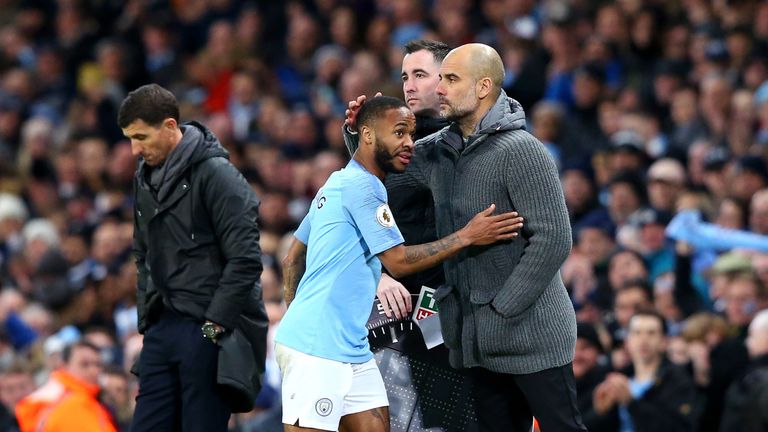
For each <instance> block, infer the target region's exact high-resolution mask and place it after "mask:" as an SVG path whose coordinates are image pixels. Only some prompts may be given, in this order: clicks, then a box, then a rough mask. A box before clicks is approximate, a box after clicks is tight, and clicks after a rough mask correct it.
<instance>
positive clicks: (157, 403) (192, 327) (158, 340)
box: [131, 310, 230, 432]
mask: <svg viewBox="0 0 768 432" xmlns="http://www.w3.org/2000/svg"><path fill="white" fill-rule="evenodd" d="M217 358H218V346H217V345H216V344H214V343H213V342H211V341H209V340H208V339H205V338H203V334H202V332H201V331H200V323H197V322H196V321H194V320H193V319H192V318H188V317H183V316H181V315H179V314H176V313H173V312H171V311H168V310H166V311H164V312H163V315H162V317H161V318H160V320H159V321H158V322H157V323H155V324H153V325H152V326H151V327H150V328H149V329H147V331H146V332H145V334H144V347H143V349H142V351H141V357H140V359H139V367H138V371H139V394H138V396H136V411H135V413H134V417H133V425H132V428H131V430H132V431H133V432H144V431H184V432H192V431H200V432H203V431H204V432H218V431H222V432H224V431H226V430H227V422H228V421H229V415H230V409H229V407H228V406H227V404H226V403H225V402H224V401H223V400H222V399H221V397H220V396H219V394H218V393H217V392H216V362H217Z"/></svg>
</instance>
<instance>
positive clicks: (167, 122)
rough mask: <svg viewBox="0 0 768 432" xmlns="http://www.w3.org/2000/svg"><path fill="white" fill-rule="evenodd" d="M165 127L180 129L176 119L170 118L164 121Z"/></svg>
mask: <svg viewBox="0 0 768 432" xmlns="http://www.w3.org/2000/svg"><path fill="white" fill-rule="evenodd" d="M163 127H164V128H168V129H176V128H177V127H179V123H178V122H177V121H176V119H173V118H170V117H169V118H167V119H165V120H163Z"/></svg>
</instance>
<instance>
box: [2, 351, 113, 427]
mask: <svg viewBox="0 0 768 432" xmlns="http://www.w3.org/2000/svg"><path fill="white" fill-rule="evenodd" d="M63 354H64V355H63V357H64V367H63V368H61V369H58V370H56V371H54V372H52V373H51V377H50V378H49V380H48V381H47V382H46V383H45V384H44V385H43V386H42V387H40V388H39V389H37V390H35V391H34V392H33V393H32V394H30V395H29V396H27V397H25V398H24V399H22V400H21V401H20V402H19V404H18V405H17V406H16V419H17V420H18V422H19V428H20V429H21V432H54V431H56V432H116V431H117V429H116V428H115V426H114V422H113V420H112V416H111V415H110V413H109V411H107V409H106V408H105V407H104V405H102V404H101V403H100V402H99V392H100V390H101V389H100V387H99V375H100V374H101V371H102V367H103V365H102V361H101V357H100V355H99V350H98V348H97V347H95V346H94V345H91V344H90V343H88V342H76V343H74V344H72V345H70V346H68V347H67V348H65V349H64V353H63Z"/></svg>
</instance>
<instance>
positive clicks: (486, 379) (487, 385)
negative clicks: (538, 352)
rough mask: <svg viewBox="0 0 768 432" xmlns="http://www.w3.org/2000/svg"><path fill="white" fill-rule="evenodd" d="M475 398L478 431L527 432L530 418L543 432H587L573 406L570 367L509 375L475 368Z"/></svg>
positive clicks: (529, 428) (573, 384) (574, 403)
mask: <svg viewBox="0 0 768 432" xmlns="http://www.w3.org/2000/svg"><path fill="white" fill-rule="evenodd" d="M470 373H471V376H472V378H473V379H474V387H473V388H474V396H475V404H476V409H477V418H478V420H479V422H480V430H482V431H484V432H485V431H487V432H496V431H499V432H501V431H504V432H529V431H530V430H531V426H532V425H533V418H532V417H536V420H538V422H539V427H540V428H541V431H542V432H559V431H586V430H587V428H586V427H584V424H583V423H582V421H581V414H580V413H579V408H578V406H577V405H576V382H575V380H574V378H573V370H572V369H571V364H570V363H569V364H567V365H565V366H561V367H556V368H552V369H546V370H543V371H540V372H536V373H532V374H525V375H511V374H502V373H496V372H491V371H489V370H487V369H482V368H474V369H471V371H470Z"/></svg>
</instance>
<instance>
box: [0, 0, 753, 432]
mask: <svg viewBox="0 0 768 432" xmlns="http://www.w3.org/2000/svg"><path fill="white" fill-rule="evenodd" d="M421 38H426V39H435V40H440V41H443V42H445V43H447V44H449V45H450V46H452V47H455V46H458V45H461V44H464V43H468V42H472V41H477V42H483V43H486V44H489V45H491V46H493V47H495V48H496V49H497V50H498V51H499V53H500V54H501V56H502V58H503V60H504V64H505V69H506V77H505V81H504V88H505V90H506V91H507V94H508V95H510V96H511V97H513V98H515V99H517V100H518V101H520V102H521V104H522V105H523V107H524V108H525V109H526V112H527V120H528V125H529V127H528V129H529V130H530V131H531V132H532V133H533V134H534V135H535V136H536V137H538V138H539V139H540V140H541V141H542V142H543V143H544V144H545V145H546V146H547V147H548V149H549V150H550V151H551V153H552V156H553V157H554V158H555V160H556V162H557V163H558V166H559V168H560V172H561V179H562V184H563V189H564V192H565V199H566V203H567V206H568V209H569V211H570V214H571V222H572V225H573V232H574V248H573V252H572V254H571V256H570V258H569V259H568V261H567V262H566V264H565V266H564V267H563V270H562V275H563V278H564V280H565V282H566V285H567V287H568V289H569V292H570V294H571V297H572V299H573V303H574V307H575V308H576V311H577V316H578V319H579V321H580V324H579V340H578V342H577V349H576V357H575V360H574V371H575V373H576V377H577V381H578V384H579V397H580V404H581V408H582V411H583V412H584V414H585V419H586V420H587V421H588V425H589V426H591V427H592V429H591V430H597V431H600V430H619V429H618V428H619V427H622V426H625V425H627V424H635V426H636V427H637V429H635V430H649V429H645V428H646V427H651V428H652V427H655V428H656V429H658V430H665V431H673V430H701V431H714V430H719V427H720V424H721V423H723V424H724V428H725V429H722V430H737V429H730V427H732V426H730V425H741V424H747V423H745V422H748V421H753V422H756V423H755V424H765V423H759V422H761V421H763V422H764V421H765V420H764V418H765V416H767V415H768V409H766V408H767V406H766V404H767V403H768V402H766V401H768V396H766V395H765V394H764V393H766V391H764V390H762V389H765V388H766V386H768V369H766V368H767V367H768V366H766V364H767V363H768V362H767V361H766V355H768V317H766V316H764V314H763V315H758V314H759V313H760V311H761V310H764V309H765V308H767V307H768V285H767V284H768V247H765V246H763V245H764V244H765V242H766V241H768V240H767V239H768V237H764V236H768V164H767V163H766V161H767V160H766V156H767V155H768V3H766V2H761V1H755V0H674V1H668V0H620V1H587V0H542V1H535V0H314V1H313V0H303V1H302V0H286V1H270V0H262V1H238V0H175V1H171V2H165V1H156V0H127V1H125V2H123V1H114V0H0V281H1V282H2V291H0V324H1V325H0V430H3V431H5V430H13V429H11V426H8V425H10V424H12V422H13V420H14V419H13V417H14V412H16V409H17V407H18V406H19V405H20V404H23V400H24V398H25V397H27V396H28V395H29V394H30V393H32V392H33V391H34V390H35V389H37V388H40V387H41V386H43V385H45V383H46V382H48V381H49V380H52V379H55V378H56V375H55V374H54V375H51V372H53V371H56V370H65V371H66V370H68V369H67V368H68V367H69V366H68V365H69V361H70V358H69V356H68V350H67V347H70V349H71V346H72V345H73V344H75V343H81V344H82V343H85V345H84V346H85V347H86V348H88V347H95V348H96V349H97V350H98V352H99V353H100V356H99V358H100V361H101V364H100V365H99V367H100V368H102V371H101V374H100V377H99V380H98V383H99V384H100V385H101V389H102V392H101V394H100V396H99V398H100V400H101V402H102V403H103V404H104V406H106V407H108V409H109V412H110V413H111V416H112V417H113V418H114V420H115V423H116V425H117V428H118V430H127V429H126V428H127V426H128V425H129V423H130V418H131V413H132V403H133V397H134V395H135V393H136V379H135V377H133V376H132V375H130V374H129V373H128V370H129V369H130V366H131V364H132V362H133V361H134V360H135V358H136V355H137V353H138V352H139V350H140V348H141V335H139V334H138V333H137V332H136V311H135V285H136V270H135V266H134V263H133V260H132V257H131V239H132V231H133V222H132V220H133V214H132V209H133V207H132V205H133V203H132V199H131V189H132V176H133V172H134V168H135V160H134V158H133V156H132V155H131V148H130V144H129V142H128V141H127V140H125V139H124V137H123V136H122V134H121V131H120V129H119V128H118V127H117V125H116V113H117V108H118V107H119V104H120V102H121V101H122V99H123V98H124V97H125V95H126V94H127V92H129V91H130V90H132V89H134V88H136V87H138V86H139V85H142V84H145V83H149V82H156V83H158V84H160V85H162V86H164V87H166V88H168V89H170V90H171V91H173V92H174V94H176V96H177V98H178V99H179V102H180V104H181V107H182V119H183V120H198V121H201V122H202V123H204V124H206V125H207V126H209V127H210V128H211V129H212V130H213V132H214V133H215V134H216V135H217V136H218V137H219V138H220V140H221V142H222V143H223V145H224V146H225V147H226V148H227V150H228V151H229V152H230V157H231V160H232V161H233V163H234V164H235V165H236V166H237V167H238V168H239V169H240V170H241V171H242V173H243V174H244V175H245V177H246V178H247V179H248V181H249V182H250V183H251V184H252V186H253V187H254V188H255V189H256V191H257V193H258V195H259V197H260V199H261V206H260V217H261V229H262V238H261V246H262V252H263V261H264V264H265V265H264V272H263V275H262V283H263V289H264V300H265V302H266V304H267V310H268V312H269V316H270V321H271V324H272V326H273V327H274V326H275V325H277V324H278V323H279V321H280V317H281V316H282V314H283V312H284V309H285V306H284V304H283V303H282V300H281V287H282V282H281V276H280V274H281V273H280V268H279V265H280V258H281V256H282V255H283V251H284V249H285V246H286V243H287V242H286V239H288V238H289V236H290V234H291V230H292V229H294V228H295V227H296V226H297V225H298V222H300V221H301V219H302V218H303V216H304V214H305V213H306V210H307V205H308V202H309V200H310V199H311V198H312V197H313V196H314V194H315V192H316V191H317V189H318V188H319V187H320V186H321V185H322V184H323V183H324V181H325V179H326V178H327V177H328V175H329V174H330V173H331V172H333V171H335V170H337V169H340V168H342V167H343V166H344V165H345V164H346V161H347V160H348V158H349V155H348V154H346V152H345V150H344V146H343V140H342V134H341V130H342V129H341V128H342V124H343V122H344V110H345V108H346V102H347V101H349V100H352V99H354V98H356V97H357V96H358V95H361V94H366V95H372V94H373V93H375V92H376V91H381V92H382V93H384V94H387V95H393V96H401V95H402V93H401V89H400V82H399V81H400V64H401V60H402V56H403V50H402V47H403V45H404V44H405V43H406V42H408V41H409V40H412V39H421ZM509 169H510V170H514V167H509ZM688 212H695V213H696V214H697V215H698V218H697V219H695V220H694V222H693V224H694V226H691V224H688V225H686V226H685V227H684V228H686V229H680V230H672V225H675V224H674V220H675V218H676V217H678V216H680V214H682V213H688ZM395 216H396V215H395ZM522 216H525V215H522ZM671 221H672V224H670V222H671ZM704 228H706V229H708V230H710V231H707V232H710V233H714V234H712V236H711V237H712V238H713V239H714V240H720V241H719V242H718V241H711V242H705V241H703V240H702V239H703V238H704V237H703V236H699V235H690V233H691V232H694V233H699V232H701V231H697V229H704ZM686 233H688V234H686ZM749 234H752V235H753V236H750V237H744V236H745V235H749ZM707 238H709V237H707ZM743 238H749V239H751V241H740V239H743ZM723 240H729V241H731V243H729V242H728V241H725V242H724V241H723ZM654 311H655V313H658V314H660V316H661V317H662V319H663V323H662V324H663V325H662V326H660V327H658V328H657V327H655V324H654V319H653V318H654V316H655V315H654V314H653V313H654ZM637 313H640V315H638V316H635V314H637ZM756 316H757V318H755V317H756ZM633 317H634V318H633ZM750 324H751V325H752V327H751V328H750ZM748 329H750V330H749V334H750V336H749V339H747V335H748ZM747 340H748V341H749V344H748V345H749V350H748V349H747V344H746V341H747ZM78 341H79V342H78ZM625 342H626V343H625ZM76 346H80V345H76ZM85 351H88V349H85ZM662 351H663V354H664V355H663V356H662V355H661V354H662ZM656 352H659V355H660V356H661V357H658V358H657V357H656V356H654V355H650V354H652V353H656ZM65 354H67V355H65ZM649 362H650V363H651V364H656V365H657V366H658V364H661V365H663V367H661V366H660V368H661V369H658V368H657V369H658V370H661V371H664V373H658V374H657V375H656V376H658V377H662V378H663V379H662V378H660V379H658V380H657V381H656V382H654V383H653V385H652V386H651V387H650V389H649V387H648V386H647V385H642V384H643V382H644V381H643V380H642V376H643V373H645V372H647V367H646V366H647V364H649ZM659 362H661V363H659ZM644 365H645V366H644ZM651 369H652V371H657V369H654V368H651ZM669 370H671V371H672V372H668V371H669ZM678 371H685V373H683V374H678V373H677V372H678ZM745 374H746V375H745ZM278 375H279V374H278V372H277V370H276V368H275V366H274V364H273V363H271V362H270V364H269V366H268V372H267V376H266V377H265V389H264V391H263V392H262V394H261V395H260V397H259V399H258V401H257V408H256V410H254V411H253V412H251V413H248V414H242V415H237V416H233V419H232V422H231V424H232V430H237V431H271V430H280V426H279V423H280V421H279V419H280V417H279V377H278ZM745 376H746V377H747V378H744V377H745ZM755 380H757V382H760V383H762V384H763V385H762V386H760V385H754V384H751V383H754V382H755ZM761 380H762V381H761ZM670 386H672V387H671V390H670ZM760 398H762V399H760ZM761 404H762V405H761ZM754 407H761V408H762V409H754ZM744 413H747V414H744ZM750 413H751V414H750ZM742 414H744V415H751V416H753V417H754V418H751V419H746V418H741V417H739V416H741V415H742ZM659 416H661V417H662V418H666V419H668V420H669V423H663V424H661V425H650V426H648V424H647V423H645V422H647V421H648V420H649V419H652V418H658V417H659ZM761 416H762V418H759V417H761ZM734 422H735V423H734ZM739 430H740V429H739ZM744 430H746V429H744ZM755 430H758V429H755Z"/></svg>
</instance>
